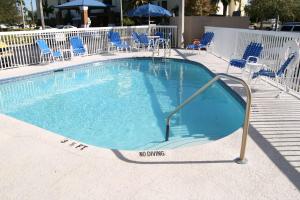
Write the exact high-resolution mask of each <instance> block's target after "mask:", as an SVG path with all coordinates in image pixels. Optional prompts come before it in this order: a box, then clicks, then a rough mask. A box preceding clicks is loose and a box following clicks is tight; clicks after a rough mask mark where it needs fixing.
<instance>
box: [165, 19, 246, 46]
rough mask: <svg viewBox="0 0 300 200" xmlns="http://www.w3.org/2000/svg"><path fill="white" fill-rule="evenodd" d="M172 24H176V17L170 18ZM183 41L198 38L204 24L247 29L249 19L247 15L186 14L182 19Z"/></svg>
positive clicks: (189, 41)
mask: <svg viewBox="0 0 300 200" xmlns="http://www.w3.org/2000/svg"><path fill="white" fill-rule="evenodd" d="M170 23H171V24H172V25H177V24H178V17H172V18H171V19H170ZM184 24H185V27H184V35H183V37H184V41H185V42H184V43H185V45H187V44H189V43H191V41H192V40H193V39H196V38H200V37H201V36H202V34H203V33H204V27H205V26H215V27H227V28H244V29H248V27H249V24H250V21H249V18H248V17H220V16H186V17H185V20H184Z"/></svg>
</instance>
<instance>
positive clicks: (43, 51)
mask: <svg viewBox="0 0 300 200" xmlns="http://www.w3.org/2000/svg"><path fill="white" fill-rule="evenodd" d="M36 43H37V45H38V47H39V49H40V63H42V60H43V61H44V58H45V56H49V59H52V61H54V59H55V58H59V59H62V60H64V58H63V54H62V52H61V51H60V50H57V51H52V49H50V48H49V46H48V44H47V43H46V41H45V40H42V39H40V40H37V41H36Z"/></svg>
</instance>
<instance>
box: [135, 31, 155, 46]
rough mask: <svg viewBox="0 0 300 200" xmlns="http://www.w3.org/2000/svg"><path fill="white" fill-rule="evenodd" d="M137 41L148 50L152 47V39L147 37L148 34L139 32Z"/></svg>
mask: <svg viewBox="0 0 300 200" xmlns="http://www.w3.org/2000/svg"><path fill="white" fill-rule="evenodd" d="M138 39H139V43H140V45H141V47H144V48H145V49H146V48H147V49H148V50H150V48H151V47H154V40H152V39H150V40H149V38H148V35H147V34H146V33H141V34H140V35H139V37H138Z"/></svg>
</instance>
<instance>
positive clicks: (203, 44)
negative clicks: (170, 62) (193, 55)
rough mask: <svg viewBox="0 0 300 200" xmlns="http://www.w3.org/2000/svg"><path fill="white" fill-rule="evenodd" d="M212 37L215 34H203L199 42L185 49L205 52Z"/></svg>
mask: <svg viewBox="0 0 300 200" xmlns="http://www.w3.org/2000/svg"><path fill="white" fill-rule="evenodd" d="M214 35H215V34H214V33H213V32H205V33H204V34H203V35H202V38H201V39H200V40H199V41H200V42H199V43H193V44H189V45H187V47H186V49H192V50H206V49H207V47H208V46H210V45H211V43H212V40H213V38H214Z"/></svg>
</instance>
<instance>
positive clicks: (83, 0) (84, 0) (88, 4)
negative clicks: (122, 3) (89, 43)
mask: <svg viewBox="0 0 300 200" xmlns="http://www.w3.org/2000/svg"><path fill="white" fill-rule="evenodd" d="M55 7H56V8H60V9H62V8H64V9H77V8H80V9H81V10H82V22H83V26H84V27H85V26H86V24H87V23H88V12H87V9H88V8H105V7H108V6H107V5H106V4H104V3H102V2H100V1H96V0H74V1H70V2H66V3H64V4H61V5H58V6H55Z"/></svg>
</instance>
